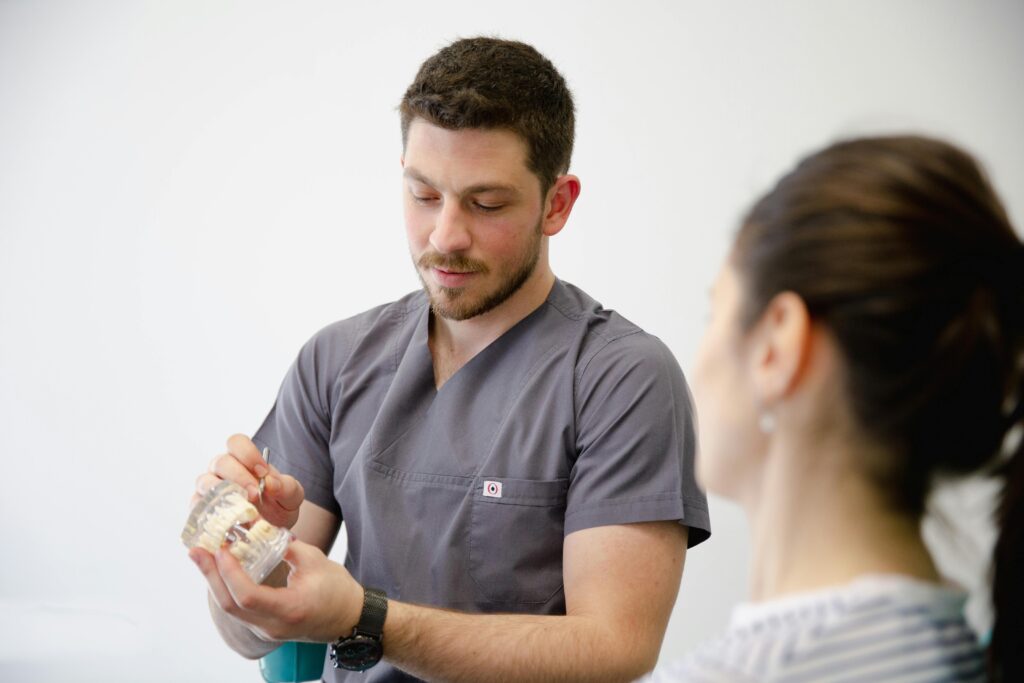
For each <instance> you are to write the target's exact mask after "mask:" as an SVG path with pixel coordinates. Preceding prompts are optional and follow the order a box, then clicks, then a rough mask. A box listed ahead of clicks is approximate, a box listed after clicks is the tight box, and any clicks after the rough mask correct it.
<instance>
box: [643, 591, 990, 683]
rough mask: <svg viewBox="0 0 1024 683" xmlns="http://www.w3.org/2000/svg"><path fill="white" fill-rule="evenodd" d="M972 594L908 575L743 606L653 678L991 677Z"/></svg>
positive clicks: (840, 682)
mask: <svg viewBox="0 0 1024 683" xmlns="http://www.w3.org/2000/svg"><path fill="white" fill-rule="evenodd" d="M966 598H967V596H966V594H964V593H963V592H961V591H958V590H954V589H951V588H947V587H943V586H939V585H936V584H931V583H926V582H923V581H917V580H914V579H910V578H907V577H901V576H895V575H893V576H890V575H876V576H866V577H863V578H860V579H858V580H856V581H854V582H852V583H850V584H849V585H846V586H843V587H840V588H834V589H828V590H823V591H815V592H813V593H805V594H801V595H796V596H791V597H785V598H780V599H778V600H771V601H767V602H763V603H756V604H754V603H751V604H744V605H740V606H739V607H737V608H736V609H735V611H734V612H733V615H732V620H731V623H730V625H729V630H728V632H727V633H726V635H725V636H724V637H722V638H720V639H719V640H715V641H712V642H710V643H707V644H705V645H704V646H702V647H700V648H699V649H698V650H697V651H696V652H694V653H693V654H692V655H690V656H689V657H686V658H685V659H683V660H681V661H678V662H675V663H673V664H670V665H667V666H664V667H659V668H658V669H655V670H654V672H653V673H652V674H651V675H650V676H648V677H647V678H645V679H643V680H644V681H647V682H648V683H668V682H670V681H686V682H688V683H705V682H708V683H711V682H712V681H714V682H720V681H772V682H773V683H809V682H811V681H828V682H830V683H853V682H854V681H857V682H860V681H879V682H882V681H885V682H887V683H889V682H892V683H897V682H898V683H925V682H926V681H927V682H929V683H931V682H936V683H937V682H939V681H942V682H944V683H945V682H952V681H972V682H973V681H984V680H986V676H985V663H984V657H983V654H982V650H981V648H980V646H979V645H978V642H977V638H976V636H975V634H974V632H973V631H972V630H971V628H970V626H968V625H967V622H966V621H965V620H964V616H963V606H964V602H965V601H966Z"/></svg>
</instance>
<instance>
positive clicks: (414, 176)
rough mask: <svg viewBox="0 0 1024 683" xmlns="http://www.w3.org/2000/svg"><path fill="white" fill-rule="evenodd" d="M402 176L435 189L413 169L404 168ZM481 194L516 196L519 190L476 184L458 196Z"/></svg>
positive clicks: (503, 185) (511, 187) (494, 184)
mask: <svg viewBox="0 0 1024 683" xmlns="http://www.w3.org/2000/svg"><path fill="white" fill-rule="evenodd" d="M402 175H404V176H405V177H406V178H409V179H411V180H415V181H416V182H420V183H423V184H424V185H429V186H431V187H436V185H435V184H434V182H433V181H431V180H430V178H428V177H426V176H425V175H423V174H422V173H420V172H419V171H417V170H416V169H415V168H412V167H409V166H406V167H405V170H404V171H403V172H402ZM483 192H505V193H507V194H511V195H516V196H518V195H519V194H520V192H519V188H517V187H516V186H515V185H506V184H502V183H478V184H477V185H470V186H469V187H467V188H464V189H463V190H462V191H461V192H460V193H459V194H461V195H463V196H465V195H470V194H480V193H483Z"/></svg>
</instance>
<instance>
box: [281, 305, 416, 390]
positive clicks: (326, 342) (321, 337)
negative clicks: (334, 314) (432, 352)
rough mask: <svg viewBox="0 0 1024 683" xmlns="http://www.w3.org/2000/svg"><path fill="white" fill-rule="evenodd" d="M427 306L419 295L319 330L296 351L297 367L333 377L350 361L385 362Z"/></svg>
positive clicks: (411, 330) (409, 335)
mask: <svg viewBox="0 0 1024 683" xmlns="http://www.w3.org/2000/svg"><path fill="white" fill-rule="evenodd" d="M426 305H427V300H426V297H425V296H424V294H423V292H421V291H420V292H411V293H410V294H407V295H405V296H403V297H402V298H401V299H398V300H396V301H392V302H390V303H386V304H381V305H380V306H375V307H373V308H371V309H368V310H366V311H363V312H361V313H357V314H356V315H353V316H350V317H348V318H344V319H342V320H338V321H336V322H333V323H331V324H329V325H326V326H324V327H322V328H321V329H320V330H318V331H317V332H316V333H314V334H313V336H312V337H310V338H309V340H308V341H307V342H306V343H305V344H304V345H303V347H302V349H301V350H300V351H299V361H300V364H303V365H307V364H308V368H309V369H310V370H312V371H314V372H316V373H317V374H318V375H319V374H327V375H334V374H336V373H337V372H338V371H339V370H340V369H341V368H342V367H344V366H345V365H346V364H348V363H349V362H350V361H352V360H356V359H357V360H358V361H359V362H361V363H363V364H372V363H375V362H387V361H388V359H389V358H390V356H389V354H391V353H392V351H393V349H394V348H395V344H396V343H401V340H402V339H403V338H404V339H406V340H408V339H409V338H410V337H411V336H412V334H413V332H414V331H415V329H416V323H417V321H418V320H419V318H420V314H422V313H423V310H424V307H425V306H426Z"/></svg>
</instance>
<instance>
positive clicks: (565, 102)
mask: <svg viewBox="0 0 1024 683" xmlns="http://www.w3.org/2000/svg"><path fill="white" fill-rule="evenodd" d="M399 110H400V111H401V114H402V146H403V147H404V146H405V144H406V142H407V141H408V137H409V125H410V124H411V123H412V121H413V119H414V118H416V117H419V118H422V119H423V120H425V121H427V122H428V123H431V124H433V125H435V126H439V127H441V128H447V129H449V130H460V129H463V128H494V129H506V130H510V131H512V132H514V133H516V134H518V135H519V136H520V137H521V138H522V139H523V141H524V142H525V143H526V146H527V150H528V156H527V166H528V168H529V169H530V171H532V172H533V173H534V174H535V175H536V176H537V177H538V178H539V179H540V184H541V192H542V193H543V192H547V190H548V189H549V188H550V187H551V186H552V184H554V182H555V179H556V178H557V177H558V176H559V175H561V174H563V173H566V172H567V171H568V170H569V159H570V157H571V156H572V144H573V135H574V129H575V115H574V110H573V103H572V94H571V93H570V92H569V88H568V86H566V84H565V79H564V78H562V75H561V74H560V73H558V71H557V70H556V69H555V67H554V65H553V64H552V63H551V62H550V61H549V60H548V59H547V58H546V57H544V55H542V54H540V53H539V52H537V50H536V49H534V48H533V47H531V46H530V45H527V44H525V43H520V42H516V41H512V40H501V39H498V38H483V37H480V38H465V39H462V40H457V41H455V42H454V43H452V44H451V45H448V46H447V47H445V48H442V49H441V50H440V51H439V52H437V54H435V55H433V56H432V57H430V58H429V59H427V61H425V62H423V65H422V66H420V70H419V72H418V73H417V74H416V79H415V80H414V81H413V82H412V85H410V86H409V89H408V90H406V91H405V96H404V97H403V98H402V104H401V105H400V107H399Z"/></svg>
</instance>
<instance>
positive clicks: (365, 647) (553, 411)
mask: <svg viewBox="0 0 1024 683" xmlns="http://www.w3.org/2000/svg"><path fill="white" fill-rule="evenodd" d="M401 113H402V134H403V141H404V153H403V158H402V168H403V172H404V179H405V193H404V194H405V200H404V201H405V222H406V230H407V233H408V239H409V247H410V251H411V253H412V258H413V262H414V265H415V267H416V269H417V271H418V273H419V275H420V277H421V279H422V281H423V291H419V292H415V293H413V294H409V295H408V296H406V297H404V298H402V299H400V300H398V301H396V302H393V303H390V304H386V305H383V306H380V307H379V308H375V309H373V310H370V311H367V312H365V313H362V314H360V315H357V316H355V317H353V318H350V319H348V320H343V321H341V322H338V323H335V324H333V325H330V326H328V327H326V328H324V329H323V330H321V331H320V332H318V333H317V334H316V335H314V336H313V338H312V339H311V340H310V341H309V342H308V343H307V344H306V345H305V346H304V347H303V348H302V350H301V351H300V352H299V356H298V359H297V360H296V362H295V364H294V365H293V366H292V368H291V369H290V370H289V372H288V375H287V377H286V378H285V380H284V384H283V386H282V387H281V392H280V394H279V396H278V398H277V401H276V403H275V404H274V407H273V409H272V411H271V412H270V415H269V416H268V417H267V419H266V421H265V422H264V424H263V426H262V427H261V428H260V429H259V431H258V432H257V433H256V434H255V435H254V436H253V438H252V440H250V439H248V438H246V437H244V436H241V435H236V436H233V437H232V438H231V439H230V440H229V441H228V452H227V453H225V454H223V455H221V456H218V457H217V458H215V459H214V461H213V462H212V463H211V466H210V470H209V471H208V472H207V473H205V474H204V475H202V476H200V478H199V479H198V481H197V495H198V494H201V493H203V492H205V491H206V490H208V489H209V488H210V487H211V486H212V485H214V484H215V483H217V482H218V481H220V480H222V479H230V480H232V481H236V482H238V483H240V484H242V485H243V486H246V487H247V488H248V490H249V492H250V497H251V499H252V500H253V501H254V502H256V503H258V506H259V507H260V510H261V513H262V514H263V515H264V517H265V518H266V519H267V520H268V521H270V522H271V523H273V524H276V525H279V526H286V527H290V528H291V529H292V531H293V533H294V534H295V536H296V537H297V540H296V541H295V542H293V543H292V545H291V546H290V550H289V554H288V555H287V557H286V559H287V561H288V565H289V566H288V567H285V569H290V574H289V572H287V571H279V572H278V575H277V576H272V577H271V578H270V579H269V580H268V581H267V582H266V583H265V584H264V585H261V586H257V585H256V584H254V583H252V582H251V581H250V580H248V578H247V577H246V576H245V575H244V574H243V573H242V571H241V569H240V567H239V565H238V563H237V562H236V561H235V560H234V558H233V557H232V556H231V555H230V554H229V553H227V552H225V551H223V550H221V551H220V552H218V553H217V554H216V556H211V555H210V554H208V553H206V552H205V551H202V550H199V549H193V550H192V551H190V555H191V557H192V559H193V561H195V562H196V564H197V565H198V566H199V568H200V570H201V571H202V572H203V574H204V575H205V576H206V578H207V580H208V582H209V585H210V604H211V609H212V611H213V614H214V620H215V622H216V623H217V625H218V627H219V629H220V631H221V633H222V635H223V636H224V638H225V639H226V640H227V642H228V643H229V644H230V645H231V646H232V647H234V648H235V649H236V650H238V651H239V652H241V653H242V654H244V655H246V656H250V657H259V656H261V655H262V654H264V653H266V652H268V651H269V650H271V649H273V648H274V647H275V645H276V643H275V642H274V641H281V640H313V641H320V642H331V643H334V645H333V646H332V649H333V650H334V654H335V655H336V658H337V659H338V660H339V665H340V666H341V667H343V668H337V669H335V668H333V667H332V666H331V664H330V663H328V664H327V665H326V668H325V679H326V680H334V681H341V680H350V678H351V680H364V681H384V680H388V681H393V680H415V678H416V677H420V678H424V679H431V680H435V679H440V680H458V681H466V680H486V681H513V680H523V681H536V680H549V679H550V680H560V681H562V680H581V681H583V680H586V681H594V680H630V679H632V678H634V677H636V676H638V675H640V674H642V673H643V672H645V671H647V670H649V669H650V668H651V667H653V666H654V663H655V661H656V659H657V656H658V651H659V649H660V647H661V640H662V638H663V636H664V633H665V628H666V625H667V623H668V619H669V615H670V614H671V611H672V608H673V605H674V603H675V599H676V594H677V590H678V587H679V581H680V578H681V576H682V569H683V560H684V557H685V554H686V548H687V546H688V545H689V546H693V545H696V544H697V543H699V542H701V541H703V540H704V539H706V538H707V537H708V534H709V528H710V527H709V521H708V511H707V503H706V501H705V498H704V495H703V494H702V493H701V491H700V490H699V489H698V488H697V486H696V484H695V482H694V477H693V458H694V453H695V450H696V443H695V434H694V421H693V415H692V408H691V405H690V400H689V395H688V391H687V387H686V384H685V382H684V380H683V376H682V373H681V371H680V369H679V366H678V364H677V363H676V361H675V360H674V358H673V357H672V354H671V353H670V352H669V350H668V349H667V348H666V347H665V346H664V344H662V343H661V342H660V341H659V340H658V339H656V338H655V337H653V336H651V335H649V334H647V333H645V332H644V331H643V330H641V329H639V328H638V327H636V326H635V325H633V324H632V323H630V322H629V321H627V320H626V319H625V318H623V317H621V316H620V315H618V314H617V313H615V312H613V311H610V310H607V309H604V308H602V307H601V305H600V304H599V303H597V302H595V301H594V300H593V299H591V298H590V297H589V296H587V295H586V294H585V293H584V292H582V291H581V290H579V289H577V288H576V287H574V286H572V285H570V284H568V283H565V282H562V281H560V280H558V279H556V278H555V276H554V275H553V273H552V271H551V267H550V265H549V263H548V240H549V239H550V238H551V237H552V236H554V235H556V234H557V233H558V232H559V231H560V230H561V229H562V227H563V226H564V225H565V223H566V220H567V219H568V218H569V214H570V212H571V210H572V207H573V204H574V202H575V201H576V198H577V196H578V195H579V191H580V182H579V179H578V178H576V177H575V176H573V175H569V174H568V173H567V171H568V167H569V158H570V155H571V152H572V142H573V128H574V115H573V104H572V98H571V95H570V93H569V91H568V89H567V87H566V85H565V81H564V80H563V78H562V76H561V75H560V74H559V73H558V72H557V71H556V70H555V68H554V67H553V66H552V65H551V63H550V62H549V61H548V60H547V59H545V58H544V57H543V56H542V55H540V54H539V53H537V52H536V51H535V50H534V49H533V48H532V47H529V46H527V45H524V44H522V43H516V42H510V41H503V40H496V39H489V38H475V39H468V40H460V41H457V42H455V43H453V44H452V45H449V46H448V47H445V48H444V49H442V50H441V51H439V52H438V53H437V54H436V55H434V56H432V57H431V58H430V59H428V60H427V61H426V62H425V63H424V64H423V66H422V67H421V69H420V71H419V73H418V75H417V76H416V80H415V82H414V83H413V84H412V85H411V86H410V87H409V89H408V91H407V92H406V94H405V97H404V99H403V101H402V105H401ZM263 448H269V453H270V463H269V464H264V462H263V460H262V458H261V456H260V453H261V451H262V449H263ZM261 478H263V479H264V484H265V489H264V490H263V491H262V495H260V492H259V491H258V489H257V486H258V484H259V482H260V479H261ZM342 521H344V522H345V529H346V531H347V539H348V555H347V557H346V560H345V566H344V567H342V566H341V565H338V564H336V563H334V562H332V561H330V560H329V559H328V558H327V557H326V556H325V555H324V553H326V552H328V551H329V549H330V547H331V545H332V544H333V541H334V538H335V536H336V534H337V532H338V530H339V526H340V524H341V522H342ZM371 589H372V590H371ZM357 625H358V628H357ZM381 652H382V654H383V658H382V659H380V655H381ZM378 659H380V661H379V662H378V661H377V660H378ZM344 667H347V668H349V669H361V668H366V667H368V668H367V671H366V673H365V674H358V673H350V672H349V671H347V670H346V668H344Z"/></svg>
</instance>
